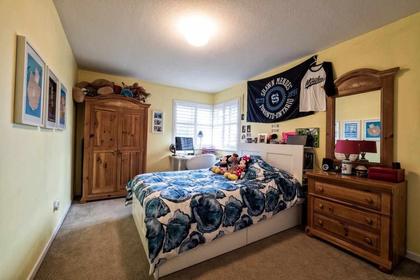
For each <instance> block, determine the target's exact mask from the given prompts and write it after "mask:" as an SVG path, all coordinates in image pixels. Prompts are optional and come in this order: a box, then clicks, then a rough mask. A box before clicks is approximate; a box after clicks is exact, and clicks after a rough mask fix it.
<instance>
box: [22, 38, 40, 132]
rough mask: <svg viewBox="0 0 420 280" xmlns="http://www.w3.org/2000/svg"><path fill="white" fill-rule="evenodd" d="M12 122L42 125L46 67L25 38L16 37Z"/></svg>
mask: <svg viewBox="0 0 420 280" xmlns="http://www.w3.org/2000/svg"><path fill="white" fill-rule="evenodd" d="M16 40H17V49H16V73H15V74H16V77H15V104H14V122H15V123H17V124H25V125H31V126H42V125H43V113H44V110H43V107H44V92H45V75H46V73H45V72H46V65H45V62H44V60H43V59H42V58H41V56H40V55H39V54H38V53H37V52H36V51H35V49H34V48H33V47H32V45H31V44H30V43H29V42H28V41H27V39H26V37H25V36H21V35H18V36H17V39H16Z"/></svg>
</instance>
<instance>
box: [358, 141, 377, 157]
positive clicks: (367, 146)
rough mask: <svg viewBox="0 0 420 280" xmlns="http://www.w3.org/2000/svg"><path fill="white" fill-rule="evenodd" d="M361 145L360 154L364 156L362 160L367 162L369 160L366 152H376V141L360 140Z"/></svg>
mask: <svg viewBox="0 0 420 280" xmlns="http://www.w3.org/2000/svg"><path fill="white" fill-rule="evenodd" d="M359 146H360V155H361V156H362V158H361V159H360V161H365V162H367V161H368V160H367V159H366V158H365V155H366V153H376V141H367V140H363V141H359Z"/></svg>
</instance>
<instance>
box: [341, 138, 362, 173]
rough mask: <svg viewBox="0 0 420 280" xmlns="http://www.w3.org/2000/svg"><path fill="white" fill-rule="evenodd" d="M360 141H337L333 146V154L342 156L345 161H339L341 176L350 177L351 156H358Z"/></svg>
mask: <svg viewBox="0 0 420 280" xmlns="http://www.w3.org/2000/svg"><path fill="white" fill-rule="evenodd" d="M359 142H360V141H355V140H337V143H336V144H335V152H337V153H341V154H344V156H345V157H346V159H344V160H342V161H341V174H344V175H351V171H352V168H353V166H352V164H351V161H350V159H349V158H350V155H351V154H359V153H360V145H359Z"/></svg>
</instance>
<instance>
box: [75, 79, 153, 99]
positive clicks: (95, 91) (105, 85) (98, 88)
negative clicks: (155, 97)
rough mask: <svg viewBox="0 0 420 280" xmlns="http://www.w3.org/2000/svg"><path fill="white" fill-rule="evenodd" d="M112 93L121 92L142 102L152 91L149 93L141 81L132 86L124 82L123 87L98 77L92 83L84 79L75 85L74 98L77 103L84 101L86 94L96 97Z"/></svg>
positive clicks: (120, 93)
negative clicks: (141, 84)
mask: <svg viewBox="0 0 420 280" xmlns="http://www.w3.org/2000/svg"><path fill="white" fill-rule="evenodd" d="M110 94H119V95H122V96H125V97H130V98H134V99H137V100H139V101H141V102H146V98H147V97H149V96H150V93H147V92H146V90H145V89H144V87H142V86H140V85H139V83H133V84H132V85H131V86H130V85H126V84H125V83H124V82H123V83H122V87H121V86H119V85H116V84H114V83H113V82H111V81H108V80H106V79H96V80H94V81H93V82H91V83H90V82H86V81H82V82H78V83H77V84H76V86H74V87H73V100H74V102H76V103H83V102H84V100H85V96H89V97H95V96H104V95H110Z"/></svg>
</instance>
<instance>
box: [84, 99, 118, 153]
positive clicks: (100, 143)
mask: <svg viewBox="0 0 420 280" xmlns="http://www.w3.org/2000/svg"><path fill="white" fill-rule="evenodd" d="M92 115H93V116H92V121H93V125H92V126H91V128H92V130H93V131H92V133H91V135H90V137H93V147H94V148H95V149H101V150H107V149H113V150H115V149H116V148H117V136H118V122H117V117H118V113H117V112H116V111H115V110H110V109H104V108H100V107H99V108H98V107H95V108H94V110H93V112H92Z"/></svg>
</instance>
